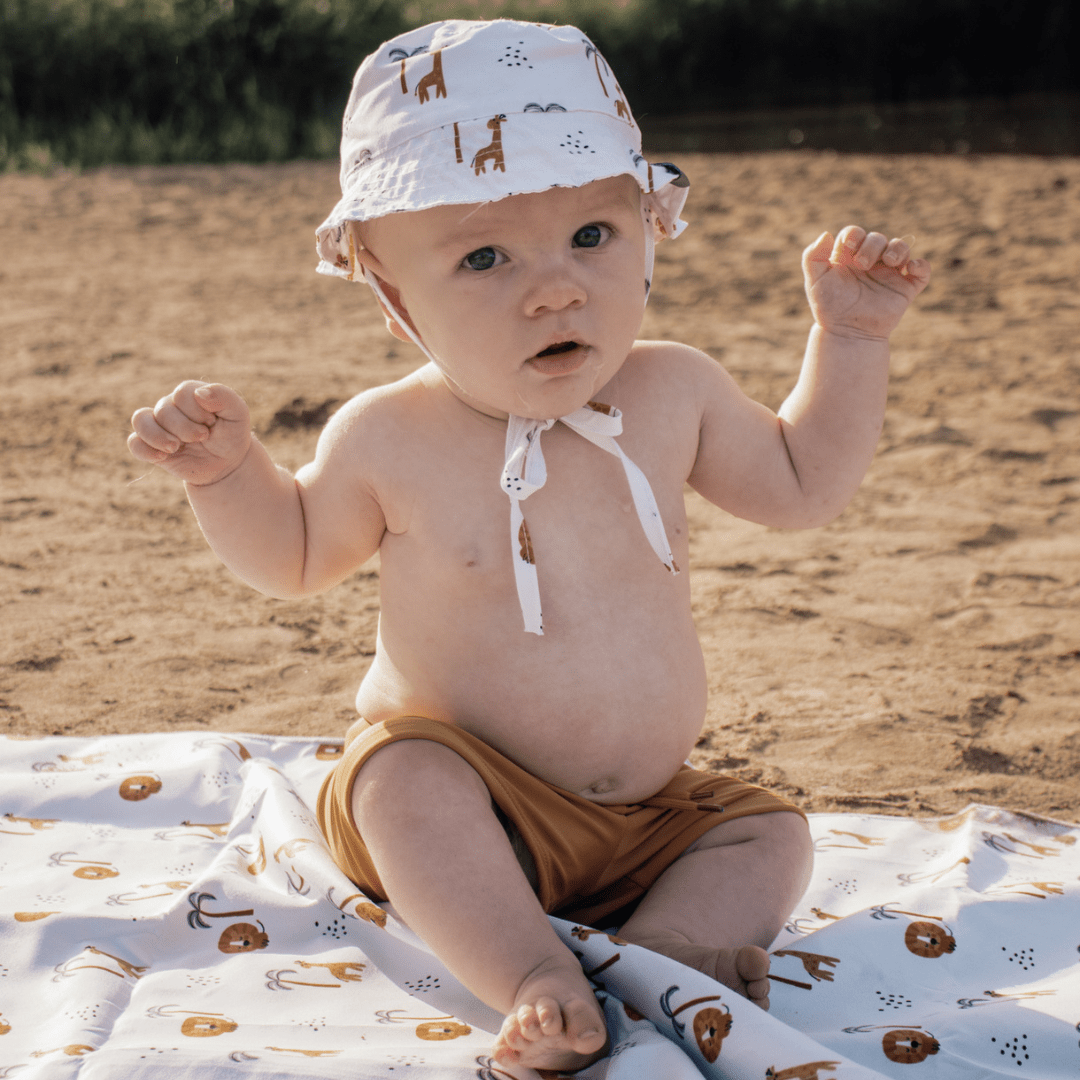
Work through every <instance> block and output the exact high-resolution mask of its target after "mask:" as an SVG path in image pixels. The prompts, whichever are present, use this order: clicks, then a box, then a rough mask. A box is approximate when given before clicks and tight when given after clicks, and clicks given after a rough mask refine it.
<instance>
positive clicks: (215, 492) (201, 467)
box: [128, 381, 385, 597]
mask: <svg viewBox="0 0 1080 1080" xmlns="http://www.w3.org/2000/svg"><path fill="white" fill-rule="evenodd" d="M352 417H353V412H352V410H350V409H349V407H348V406H346V407H345V408H343V409H342V410H340V411H339V413H338V414H337V415H335V417H334V418H333V419H332V420H331V422H330V423H329V424H328V425H327V428H326V431H324V433H323V435H322V437H321V438H320V440H319V447H318V450H317V451H316V455H315V460H314V461H313V462H312V463H311V464H309V465H307V466H305V467H304V468H303V469H301V470H300V472H299V473H297V475H296V476H295V477H294V476H293V475H292V474H290V473H289V472H288V471H287V470H285V469H282V468H279V467H278V466H276V465H274V463H273V462H272V461H271V460H270V455H269V454H268V453H267V451H266V449H265V448H264V447H263V445H262V444H261V443H260V442H259V441H258V439H256V438H255V437H254V435H253V434H252V431H251V420H250V415H249V412H248V408H247V405H246V404H245V403H244V400H243V398H241V397H240V395H239V394H237V393H236V392H235V391H234V390H230V389H229V387H227V386H222V385H221V384H219V383H209V384H207V383H199V382H190V381H189V382H183V383H181V384H180V385H179V386H178V387H177V388H176V389H175V390H174V391H173V392H172V393H171V394H168V395H166V396H165V397H163V398H162V399H161V400H160V401H159V402H158V403H157V405H155V406H154V407H153V408H152V409H150V408H144V409H139V410H137V411H136V413H135V414H134V415H133V416H132V418H131V426H132V429H133V432H132V434H131V435H130V436H129V437H128V448H129V450H130V451H131V453H132V455H133V456H134V457H136V458H137V459H138V460H140V461H147V462H151V463H153V464H155V465H158V466H159V467H161V468H163V469H164V470H165V471H166V472H168V473H171V474H172V475H173V476H176V477H177V478H179V479H181V480H183V481H184V482H185V487H186V490H187V495H188V500H189V501H190V502H191V506H192V509H193V510H194V511H195V516H196V518H197V519H198V522H199V527H200V528H201V529H202V531H203V535H204V536H205V537H206V539H207V542H208V543H209V544H210V546H211V547H212V548H213V549H214V551H215V552H216V554H217V555H218V557H219V558H220V559H221V561H222V562H223V563H225V565H226V566H228V567H229V569H230V570H232V571H233V573H235V574H236V575H237V576H238V577H240V578H242V579H243V580H244V581H246V582H247V583H248V584H249V585H252V586H254V587H255V588H256V589H258V590H259V591H260V592H264V593H267V594H269V595H271V596H281V597H285V596H301V595H305V594H308V593H313V592H321V591H322V590H324V589H328V588H330V586H332V585H336V584H337V583H338V582H339V581H341V580H342V579H343V578H345V577H346V576H347V575H348V574H350V573H351V572H352V571H353V570H355V569H356V568H357V567H358V566H359V565H360V564H361V563H363V562H364V561H366V560H367V559H368V558H370V556H371V555H373V554H374V553H375V551H376V550H378V546H379V542H380V540H381V538H382V534H383V531H384V529H385V520H384V518H383V515H382V510H381V509H380V507H379V504H378V502H377V501H376V499H375V498H374V496H373V495H372V493H371V491H370V489H369V486H368V485H367V483H366V482H365V478H364V477H363V476H361V475H359V471H358V466H357V462H358V461H359V460H360V459H361V458H362V455H358V454H351V453H348V452H343V451H344V450H345V448H346V447H348V446H349V444H350V442H351V441H352V440H351V430H352V424H351V418H352Z"/></svg>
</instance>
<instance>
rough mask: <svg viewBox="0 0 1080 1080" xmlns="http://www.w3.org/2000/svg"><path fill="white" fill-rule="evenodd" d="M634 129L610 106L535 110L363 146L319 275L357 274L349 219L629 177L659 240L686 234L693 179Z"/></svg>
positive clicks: (331, 219) (323, 237) (322, 233)
mask: <svg viewBox="0 0 1080 1080" xmlns="http://www.w3.org/2000/svg"><path fill="white" fill-rule="evenodd" d="M538 135H543V136H544V137H541V138H538V137H537V136H538ZM635 135H636V130H635V128H634V127H632V126H631V125H630V124H629V123H626V122H624V121H622V120H620V119H618V118H616V117H612V116H609V115H606V114H602V113H583V112H581V111H577V112H574V113H559V112H556V111H552V112H544V111H537V112H534V113H518V114H513V115H511V116H510V117H507V116H505V115H500V116H499V117H495V118H490V117H478V118H476V119H475V120H473V121H463V122H459V123H455V124H452V125H448V126H446V127H440V128H435V129H433V130H431V131H429V132H427V133H425V134H424V135H422V136H419V137H416V138H413V139H410V140H409V141H408V142H407V143H405V144H404V145H401V146H398V147H394V148H392V149H391V150H389V151H387V152H384V153H383V154H381V155H380V156H379V157H378V158H375V157H370V156H368V157H365V156H364V155H363V153H361V154H359V155H357V160H356V161H355V163H354V164H353V166H352V168H351V170H350V171H349V172H348V173H347V174H346V178H345V184H344V194H343V195H342V197H341V198H340V199H339V200H338V202H337V204H336V205H335V207H334V208H333V210H332V211H331V212H330V214H329V216H328V217H327V218H326V220H325V221H324V222H323V223H322V224H321V225H320V226H319V228H318V229H317V230H316V234H315V235H316V250H317V252H318V254H319V258H320V261H319V266H318V268H317V269H318V272H319V273H321V274H328V275H331V276H334V277H342V278H346V279H347V280H350V281H351V280H354V278H356V277H357V276H358V275H357V266H356V261H355V258H354V253H353V251H352V249H351V244H350V234H349V230H348V229H347V227H346V224H347V222H349V221H368V220H371V219H372V218H378V217H385V216H387V215H388V214H394V213H402V212H408V211H414V210H424V209H428V208H430V207H433V206H447V205H461V204H466V205H467V204H475V203H485V202H495V201H498V200H500V199H505V198H508V197H509V196H511V195H523V194H531V193H535V192H539V191H546V190H548V189H549V188H553V187H582V186H584V185H585V184H589V183H592V182H593V181H596V180H603V179H607V178H608V177H611V176H619V175H623V174H625V175H629V176H633V177H634V178H635V179H636V180H637V182H638V185H639V187H640V188H641V191H642V194H643V195H644V196H646V197H647V198H648V199H649V200H650V205H651V207H652V209H653V211H654V214H653V219H654V229H655V232H656V239H658V240H659V239H663V238H665V237H675V236H678V235H679V233H681V232H682V231H683V229H684V228H685V227H686V223H685V222H684V221H682V220H681V218H680V214H681V212H682V208H683V205H684V204H685V202H686V197H687V194H688V189H689V181H688V180H687V178H686V176H685V175H684V174H683V173H682V171H681V170H680V169H678V168H677V167H676V166H675V165H672V164H670V163H668V162H660V163H656V164H650V163H649V162H648V161H646V160H645V158H644V157H643V156H642V155H641V153H640V152H638V150H637V149H636V145H635V143H636V140H635V138H634V136H635ZM552 147H554V148H555V149H556V152H553V151H552Z"/></svg>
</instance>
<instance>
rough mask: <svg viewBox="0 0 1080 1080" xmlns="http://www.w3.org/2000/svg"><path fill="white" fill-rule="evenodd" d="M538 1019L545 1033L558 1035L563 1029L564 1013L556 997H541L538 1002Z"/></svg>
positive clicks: (541, 1029)
mask: <svg viewBox="0 0 1080 1080" xmlns="http://www.w3.org/2000/svg"><path fill="white" fill-rule="evenodd" d="M536 1019H537V1023H538V1024H539V1025H540V1031H541V1032H542V1033H543V1034H544V1035H558V1034H559V1032H560V1031H562V1029H563V1015H562V1009H561V1008H560V1007H559V1003H558V1002H557V1001H556V1000H555V999H554V998H549V997H544V998H540V1000H539V1001H537V1003H536Z"/></svg>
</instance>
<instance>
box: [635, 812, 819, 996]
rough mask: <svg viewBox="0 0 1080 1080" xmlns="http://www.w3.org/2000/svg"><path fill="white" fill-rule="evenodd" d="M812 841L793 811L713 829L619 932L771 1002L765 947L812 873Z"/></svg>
mask: <svg viewBox="0 0 1080 1080" xmlns="http://www.w3.org/2000/svg"><path fill="white" fill-rule="evenodd" d="M812 865H813V845H812V842H811V840H810V832H809V829H808V828H807V825H806V822H805V821H804V820H803V819H802V818H801V817H800V816H799V815H798V814H795V813H792V812H790V811H778V812H776V813H771V814H756V815H753V816H749V817H741V818H734V819H733V820H731V821H727V822H723V823H722V824H720V825H717V826H715V827H714V828H712V829H710V830H709V832H707V833H706V834H705V835H704V836H702V837H701V838H700V839H699V840H697V841H696V842H695V843H693V844H692V845H691V846H690V847H689V848H687V850H686V851H685V852H684V853H683V854H682V855H681V856H680V857H679V858H678V859H677V860H676V861H675V862H674V863H672V864H671V866H669V867H668V868H667V870H665V871H664V873H663V874H661V875H660V877H659V878H658V879H657V881H656V883H655V884H654V885H653V887H652V888H651V889H650V890H649V891H648V893H647V894H646V895H645V897H644V898H643V899H642V901H641V903H640V904H639V905H638V908H637V910H636V911H635V912H634V914H633V915H632V916H631V918H629V919H628V920H627V921H626V923H625V924H624V925H623V927H622V928H621V929H620V931H619V936H620V937H622V938H625V939H626V940H627V941H632V942H634V943H635V944H638V945H644V946H645V947H646V948H649V949H652V950H653V951H654V952H659V953H663V954H664V955H665V956H670V957H672V959H675V960H678V961H680V962H681V963H684V964H687V965H689V966H690V967H695V968H698V969H699V970H701V971H704V972H705V973H706V974H708V975H711V976H712V977H713V978H714V979H717V980H718V981H719V982H722V983H724V985H725V986H730V987H731V988H732V989H733V990H738V991H739V993H740V994H743V995H745V996H746V997H749V998H750V999H751V1000H752V1001H755V1002H757V1004H759V1005H761V1007H762V1008H765V1009H767V1008H768V1007H769V983H768V979H767V977H766V976H767V975H768V971H769V956H768V953H766V952H765V949H766V948H767V947H768V946H769V944H771V942H772V941H773V939H774V938H775V937H776V935H777V934H778V933H779V932H780V930H781V929H782V928H783V925H784V922H785V921H786V919H787V917H788V915H790V914H791V911H792V909H793V908H794V907H795V905H796V904H797V903H798V902H799V898H800V897H801V896H802V894H803V892H804V891H805V890H806V886H807V885H808V884H809V881H810V870H811V867H812Z"/></svg>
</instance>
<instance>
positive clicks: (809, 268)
mask: <svg viewBox="0 0 1080 1080" xmlns="http://www.w3.org/2000/svg"><path fill="white" fill-rule="evenodd" d="M832 249H833V238H832V233H829V232H823V233H822V234H821V235H820V236H819V237H818V238H817V239H816V240H815V241H814V242H813V243H812V244H810V245H809V246H808V247H807V248H806V249H805V250H804V251H803V254H802V265H803V272H804V273H805V274H806V276H807V278H808V280H809V281H810V283H811V284H813V283H814V282H815V281H817V280H818V278H820V277H821V276H822V275H823V274H827V273H828V271H829V265H830V260H831V258H832Z"/></svg>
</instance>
